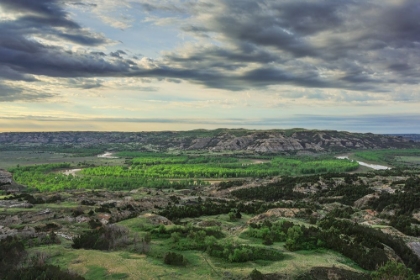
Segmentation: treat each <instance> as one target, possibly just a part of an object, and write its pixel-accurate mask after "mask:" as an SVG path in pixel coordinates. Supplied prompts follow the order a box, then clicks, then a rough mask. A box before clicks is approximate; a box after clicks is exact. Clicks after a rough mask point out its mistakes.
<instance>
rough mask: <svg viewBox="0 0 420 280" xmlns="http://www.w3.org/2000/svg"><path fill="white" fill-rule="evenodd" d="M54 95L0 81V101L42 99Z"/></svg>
mask: <svg viewBox="0 0 420 280" xmlns="http://www.w3.org/2000/svg"><path fill="white" fill-rule="evenodd" d="M50 97H52V95H51V94H48V93H45V92H36V91H33V90H28V89H23V88H20V87H11V86H9V85H6V84H3V83H1V82H0V102H13V101H29V102H34V101H40V100H43V99H47V98H50Z"/></svg>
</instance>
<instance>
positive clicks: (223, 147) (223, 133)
mask: <svg viewBox="0 0 420 280" xmlns="http://www.w3.org/2000/svg"><path fill="white" fill-rule="evenodd" d="M117 144H118V145H120V146H119V148H121V145H123V147H124V146H125V148H130V149H153V150H160V151H162V150H167V149H176V150H207V151H213V152H223V151H243V152H250V153H289V154H309V153H317V152H331V151H346V150H349V149H379V148H412V147H420V144H419V143H415V142H413V140H411V139H409V138H406V137H403V136H401V135H378V134H372V133H350V132H345V131H334V130H305V129H300V128H299V129H288V130H246V129H216V130H191V131H164V132H25V133H21V132H10V133H9V132H8V133H0V149H1V150H7V149H13V148H15V147H20V148H25V147H26V148H31V147H32V148H34V147H43V146H45V147H47V146H48V147H51V146H65V147H69V148H71V147H111V148H112V147H113V145H114V146H115V145H117Z"/></svg>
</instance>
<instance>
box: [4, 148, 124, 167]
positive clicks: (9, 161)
mask: <svg viewBox="0 0 420 280" xmlns="http://www.w3.org/2000/svg"><path fill="white" fill-rule="evenodd" d="M124 161H125V160H124V159H110V158H98V157H96V156H87V157H80V156H73V155H72V154H64V153H53V152H45V153H35V152H34V153H32V152H28V151H0V168H3V169H9V168H12V167H16V166H17V165H18V164H19V165H20V166H26V165H34V164H47V163H61V162H69V163H71V164H72V165H77V164H78V163H79V162H86V163H88V164H95V165H123V164H124Z"/></svg>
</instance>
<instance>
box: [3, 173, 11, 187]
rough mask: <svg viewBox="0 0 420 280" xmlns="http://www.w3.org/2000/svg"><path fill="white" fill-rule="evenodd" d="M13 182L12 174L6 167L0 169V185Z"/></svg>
mask: <svg viewBox="0 0 420 280" xmlns="http://www.w3.org/2000/svg"><path fill="white" fill-rule="evenodd" d="M10 184H12V174H11V173H10V172H8V171H6V170H4V169H0V187H1V186H4V185H10Z"/></svg>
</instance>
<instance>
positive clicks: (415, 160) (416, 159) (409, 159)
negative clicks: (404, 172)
mask: <svg viewBox="0 0 420 280" xmlns="http://www.w3.org/2000/svg"><path fill="white" fill-rule="evenodd" d="M395 159H396V160H397V161H398V162H402V163H408V164H413V165H417V164H420V156H399V157H396V158H395Z"/></svg>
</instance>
